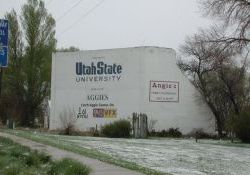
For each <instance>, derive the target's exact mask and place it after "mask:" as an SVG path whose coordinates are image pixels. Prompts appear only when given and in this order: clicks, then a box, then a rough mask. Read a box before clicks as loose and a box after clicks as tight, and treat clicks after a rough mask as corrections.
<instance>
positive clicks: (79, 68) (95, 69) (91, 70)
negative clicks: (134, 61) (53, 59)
mask: <svg viewBox="0 0 250 175" xmlns="http://www.w3.org/2000/svg"><path fill="white" fill-rule="evenodd" d="M121 73H122V66H121V65H117V64H105V63H104V62H103V61H100V62H97V63H96V64H95V63H94V62H92V63H91V64H90V65H85V64H83V63H82V62H76V74H77V75H96V74H98V75H102V74H108V75H112V74H121Z"/></svg>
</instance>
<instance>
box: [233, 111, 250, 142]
mask: <svg viewBox="0 0 250 175" xmlns="http://www.w3.org/2000/svg"><path fill="white" fill-rule="evenodd" d="M235 122H236V123H235V125H234V132H235V134H236V136H237V137H238V138H239V139H240V140H241V141H242V142H246V143H250V112H242V113H241V114H240V115H239V116H237V118H236V119H235Z"/></svg>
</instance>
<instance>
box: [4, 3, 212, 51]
mask: <svg viewBox="0 0 250 175" xmlns="http://www.w3.org/2000/svg"><path fill="white" fill-rule="evenodd" d="M0 2H1V6H0V18H3V17H4V14H5V13H6V12H9V11H10V10H11V9H15V10H16V11H17V13H18V14H20V13H21V6H22V4H24V3H25V2H26V0H0ZM45 5H46V8H47V9H48V12H49V13H51V14H52V16H53V17H54V19H55V20H56V39H57V48H62V47H64V48H65V47H70V46H75V47H78V48H80V49H81V50H97V49H109V48H125V47H137V46H159V47H166V48H173V49H175V50H178V48H179V46H180V45H181V44H183V42H184V40H185V38H186V37H187V36H190V35H192V34H194V33H195V32H197V31H198V29H199V28H206V27H208V26H210V25H211V23H212V22H211V20H209V19H206V18H204V17H202V14H201V13H200V10H199V4H198V2H197V0H45Z"/></svg>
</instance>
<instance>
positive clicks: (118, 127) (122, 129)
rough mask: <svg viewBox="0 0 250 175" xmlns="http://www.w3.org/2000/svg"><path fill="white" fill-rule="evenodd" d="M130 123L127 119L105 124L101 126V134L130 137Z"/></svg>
mask: <svg viewBox="0 0 250 175" xmlns="http://www.w3.org/2000/svg"><path fill="white" fill-rule="evenodd" d="M130 130H131V124H130V122H129V121H127V120H118V121H115V122H113V123H110V124H106V125H104V126H103V127H102V128H101V133H102V135H104V136H106V137H112V138H128V137H130Z"/></svg>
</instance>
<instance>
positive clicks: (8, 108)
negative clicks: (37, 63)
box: [0, 10, 23, 120]
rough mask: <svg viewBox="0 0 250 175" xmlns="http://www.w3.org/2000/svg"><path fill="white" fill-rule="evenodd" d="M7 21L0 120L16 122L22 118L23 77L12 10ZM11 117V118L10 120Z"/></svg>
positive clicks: (18, 32)
mask: <svg viewBox="0 0 250 175" xmlns="http://www.w3.org/2000/svg"><path fill="white" fill-rule="evenodd" d="M5 18H6V19H8V21H9V26H10V27H9V53H8V57H9V60H8V68H7V69H5V72H4V77H3V84H2V87H3V93H2V96H1V99H0V100H1V101H0V103H1V105H0V108H1V109H0V110H1V113H0V115H1V118H2V119H3V120H6V119H7V118H8V119H12V120H18V119H20V117H21V116H22V109H23V107H21V106H22V105H23V77H22V58H23V42H22V38H21V35H22V33H21V29H20V25H19V24H18V20H17V14H16V12H15V11H14V10H12V11H11V12H10V13H7V14H6V15H5ZM10 117H11V118H10Z"/></svg>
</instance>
